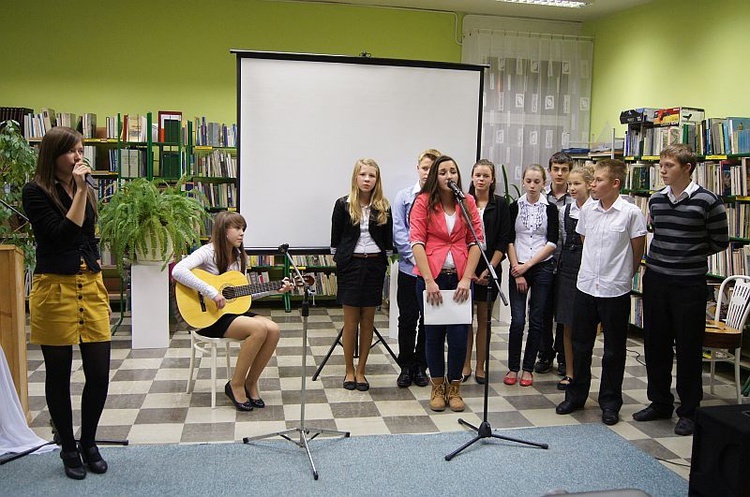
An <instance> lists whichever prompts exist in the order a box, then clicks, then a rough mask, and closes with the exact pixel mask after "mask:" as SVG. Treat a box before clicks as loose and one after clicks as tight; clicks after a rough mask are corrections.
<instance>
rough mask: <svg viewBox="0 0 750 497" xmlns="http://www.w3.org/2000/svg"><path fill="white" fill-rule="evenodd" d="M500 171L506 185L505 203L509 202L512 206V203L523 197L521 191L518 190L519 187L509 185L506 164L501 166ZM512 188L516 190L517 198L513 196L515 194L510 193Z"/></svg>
mask: <svg viewBox="0 0 750 497" xmlns="http://www.w3.org/2000/svg"><path fill="white" fill-rule="evenodd" d="M500 169H501V170H502V172H503V183H504V184H505V193H503V196H504V197H505V201H506V202H508V204H510V203H511V202H514V201H515V200H518V198H519V197H520V196H521V190H520V189H519V188H518V185H515V184H513V185H509V184H508V171H506V169H505V164H501V165H500ZM510 187H513V189H514V190H515V197H514V196H513V193H512V192H511V191H510Z"/></svg>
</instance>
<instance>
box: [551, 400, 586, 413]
mask: <svg viewBox="0 0 750 497" xmlns="http://www.w3.org/2000/svg"><path fill="white" fill-rule="evenodd" d="M579 409H583V406H582V405H578V404H574V403H573V402H572V401H570V400H563V401H562V402H560V403H559V404H558V405H557V407H556V408H555V412H556V413H557V414H570V413H571V412H573V411H577V410H579Z"/></svg>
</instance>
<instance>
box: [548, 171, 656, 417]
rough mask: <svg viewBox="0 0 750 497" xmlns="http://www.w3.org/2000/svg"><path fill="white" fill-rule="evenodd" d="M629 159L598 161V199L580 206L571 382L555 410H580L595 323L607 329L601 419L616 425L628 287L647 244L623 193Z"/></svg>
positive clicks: (642, 224)
mask: <svg viewBox="0 0 750 497" xmlns="http://www.w3.org/2000/svg"><path fill="white" fill-rule="evenodd" d="M624 181H625V164H624V163H623V162H622V161H620V160H616V159H606V160H603V161H601V162H598V163H597V164H596V168H595V173H594V182H593V183H592V195H593V196H595V197H596V198H597V199H599V200H598V201H596V202H590V203H588V204H586V205H584V206H583V208H581V213H580V219H579V221H578V226H577V228H576V231H577V232H578V234H580V235H581V238H582V240H583V255H582V259H581V268H580V271H579V273H578V281H577V284H576V287H577V292H576V301H575V309H576V311H575V315H574V318H573V323H574V324H573V362H574V368H575V369H574V375H573V378H574V379H573V381H572V382H571V383H570V385H569V386H568V388H567V389H566V391H565V400H564V401H563V402H561V403H560V404H559V405H558V406H557V408H556V412H557V414H570V413H571V412H573V411H576V410H578V409H582V408H583V406H584V404H585V403H586V399H587V398H588V395H589V390H590V388H591V356H592V352H593V349H594V341H595V340H596V328H597V324H598V323H601V324H602V327H603V328H604V356H603V357H602V377H601V386H600V388H599V407H601V409H602V422H603V423H604V424H607V425H614V424H616V423H617V422H618V421H619V411H620V408H621V407H622V378H623V375H624V372H625V343H626V341H627V334H628V317H629V314H630V290H631V288H632V279H633V275H634V274H635V271H636V270H637V269H638V266H639V264H640V263H641V258H642V257H643V249H644V246H645V243H646V218H645V216H644V215H643V212H641V210H640V209H639V208H638V207H637V206H635V205H634V204H631V203H628V202H626V201H625V200H624V199H622V198H620V188H621V187H622V184H623V182H624Z"/></svg>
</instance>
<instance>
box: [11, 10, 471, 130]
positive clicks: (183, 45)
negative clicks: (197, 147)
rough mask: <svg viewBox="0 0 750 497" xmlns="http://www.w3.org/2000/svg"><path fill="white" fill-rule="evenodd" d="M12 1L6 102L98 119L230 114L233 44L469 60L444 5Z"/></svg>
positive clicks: (227, 118) (229, 118)
mask: <svg viewBox="0 0 750 497" xmlns="http://www.w3.org/2000/svg"><path fill="white" fill-rule="evenodd" d="M4 10H5V11H4V12H3V39H4V40H5V45H6V47H4V48H3V49H2V50H0V67H1V68H2V71H0V105H1V106H25V107H32V108H35V109H37V110H38V109H39V108H40V107H52V108H54V109H55V110H57V111H64V112H75V113H77V114H81V113H83V112H94V113H96V114H98V116H99V119H100V121H102V122H101V123H100V125H102V124H103V118H104V116H106V115H115V114H117V113H118V112H121V113H143V112H147V111H154V112H155V111H157V110H160V109H164V110H181V111H183V113H184V115H185V116H186V117H189V118H191V117H193V116H196V115H205V116H206V117H207V118H209V119H210V120H217V121H223V122H234V121H235V120H236V59H235V56H234V55H231V54H230V53H229V50H230V49H232V48H237V49H248V50H270V51H290V52H312V53H326V54H343V55H357V54H359V53H360V52H362V51H367V52H370V53H371V54H372V55H373V56H374V57H386V58H399V59H418V60H434V61H447V62H460V60H461V47H460V46H459V45H458V44H456V42H455V41H454V28H455V23H456V22H457V21H456V17H455V16H454V15H452V14H443V13H430V12H415V11H408V10H402V9H382V8H367V7H354V6H345V5H330V4H317V5H311V4H304V3H292V2H269V1H263V0H222V1H221V2H210V1H209V2H207V1H205V0H200V1H198V0H181V1H171V2H169V1H165V0H148V1H147V0H126V1H123V2H101V1H95V0H74V1H73V2H60V1H57V0H28V1H25V2H15V3H14V5H13V8H12V9H4ZM459 32H460V29H459ZM8 40H12V41H8ZM8 44H10V46H11V47H12V48H8ZM300 84H304V82H300Z"/></svg>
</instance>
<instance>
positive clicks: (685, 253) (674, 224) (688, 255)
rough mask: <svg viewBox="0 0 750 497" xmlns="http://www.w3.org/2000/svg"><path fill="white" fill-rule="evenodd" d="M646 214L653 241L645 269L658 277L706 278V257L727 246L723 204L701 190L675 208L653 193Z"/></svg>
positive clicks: (707, 192)
mask: <svg viewBox="0 0 750 497" xmlns="http://www.w3.org/2000/svg"><path fill="white" fill-rule="evenodd" d="M648 211H649V218H650V222H651V226H652V227H653V230H654V238H653V240H652V241H651V245H650V247H649V249H648V254H647V255H646V266H647V267H648V268H649V269H650V270H653V271H656V272H657V273H663V274H669V275H673V276H699V275H705V274H706V273H707V272H708V262H707V258H708V256H709V255H711V254H714V253H716V252H720V251H722V250H724V249H725V248H727V246H728V245H729V233H728V230H727V213H726V210H725V209H724V204H723V203H722V201H721V199H720V198H718V197H717V196H716V195H715V194H714V193H712V192H710V191H708V190H706V189H705V188H703V187H699V188H698V189H697V190H696V191H695V192H693V194H692V195H690V196H689V197H688V198H684V199H682V200H681V201H679V202H678V203H676V204H672V202H670V201H669V198H668V197H667V195H666V194H665V193H663V192H661V191H659V192H656V193H654V194H653V195H652V196H651V198H650V199H649V200H648Z"/></svg>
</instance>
